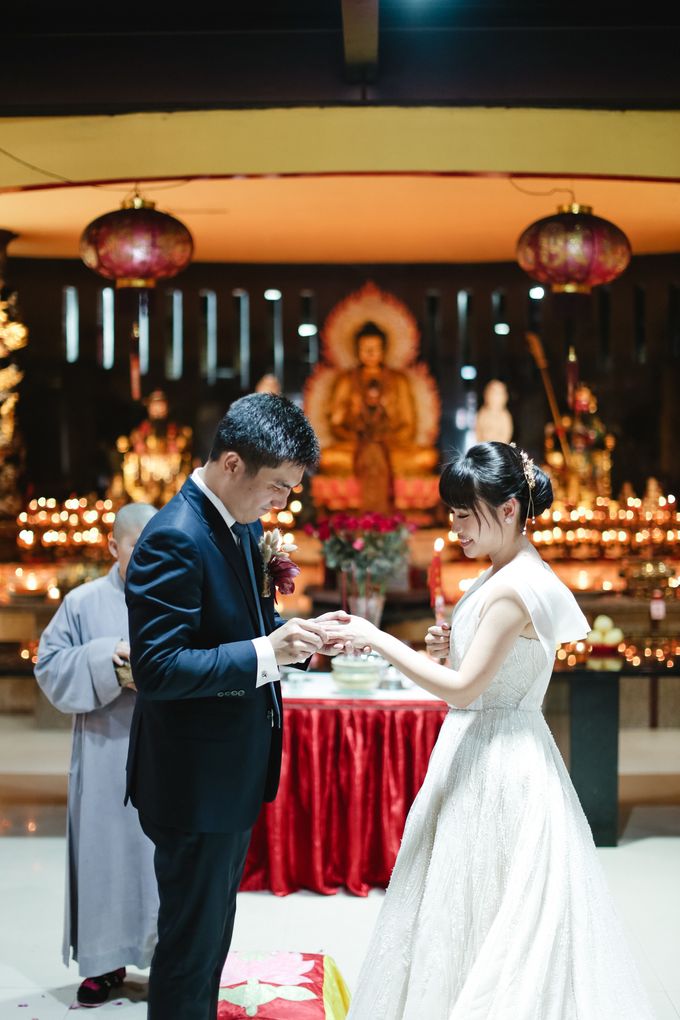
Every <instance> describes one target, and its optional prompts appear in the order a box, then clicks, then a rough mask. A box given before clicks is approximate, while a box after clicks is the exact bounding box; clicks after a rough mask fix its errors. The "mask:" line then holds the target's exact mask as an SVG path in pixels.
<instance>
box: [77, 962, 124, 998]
mask: <svg viewBox="0 0 680 1020" xmlns="http://www.w3.org/2000/svg"><path fill="white" fill-rule="evenodd" d="M123 981H125V967H119V968H118V970H112V971H109V973H108V974H100V975H99V977H90V978H85V980H84V981H83V983H82V985H81V986H80V988H79V989H78V994H77V996H76V998H77V999H78V1003H79V1005H81V1006H101V1005H102V1003H104V1002H106V1000H107V999H108V997H109V992H110V991H111V989H112V988H120V986H121V985H122V983H123Z"/></svg>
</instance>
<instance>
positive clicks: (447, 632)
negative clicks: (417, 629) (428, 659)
mask: <svg viewBox="0 0 680 1020" xmlns="http://www.w3.org/2000/svg"><path fill="white" fill-rule="evenodd" d="M450 637H451V628H450V627H449V625H448V623H437V624H435V625H434V626H432V627H430V628H429V629H428V632H427V634H426V635H425V647H426V648H427V651H428V653H429V654H430V655H431V656H432V658H433V659H446V658H447V656H448V654H449V640H450Z"/></svg>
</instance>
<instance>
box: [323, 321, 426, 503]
mask: <svg viewBox="0 0 680 1020" xmlns="http://www.w3.org/2000/svg"><path fill="white" fill-rule="evenodd" d="M355 344H356V354H357V360H358V365H357V366H356V368H352V369H349V370H348V371H345V372H341V373H340V374H339V376H338V378H337V380H336V382H335V385H334V387H333V390H332V392H331V397H330V407H329V411H328V424H329V428H330V432H331V435H332V437H333V440H334V441H333V442H332V444H331V445H329V446H327V447H326V448H325V449H324V450H323V451H322V457H321V468H322V471H324V472H328V473H333V474H336V475H354V476H356V477H357V478H358V479H359V480H360V482H361V491H362V498H361V505H360V507H359V509H370V510H373V511H377V512H379V513H388V512H389V510H390V509H393V508H394V491H393V478H394V476H395V475H406V476H407V475H418V474H423V473H428V472H431V471H432V470H433V469H434V468H435V466H436V464H437V451H436V450H434V449H432V448H429V447H425V446H419V445H418V444H417V443H416V441H415V439H416V408H415V403H414V399H413V393H412V390H411V385H410V383H409V380H408V377H407V376H406V374H405V373H404V372H400V371H397V370H396V369H393V368H388V367H387V365H386V364H385V354H386V351H387V336H386V334H385V333H384V332H383V330H382V329H380V327H379V326H377V325H376V324H375V323H373V322H366V323H364V325H363V326H362V327H361V328H360V329H359V330H358V331H357V333H356V335H355Z"/></svg>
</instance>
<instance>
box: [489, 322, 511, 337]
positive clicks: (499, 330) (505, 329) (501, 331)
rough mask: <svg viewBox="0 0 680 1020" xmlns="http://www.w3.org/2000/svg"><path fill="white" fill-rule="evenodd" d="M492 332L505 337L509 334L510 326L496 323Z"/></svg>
mask: <svg viewBox="0 0 680 1020" xmlns="http://www.w3.org/2000/svg"><path fill="white" fill-rule="evenodd" d="M493 331H494V333H495V334H496V335H497V336H507V335H508V333H509V332H510V326H509V325H508V324H507V322H497V323H496V325H495V326H494V328H493Z"/></svg>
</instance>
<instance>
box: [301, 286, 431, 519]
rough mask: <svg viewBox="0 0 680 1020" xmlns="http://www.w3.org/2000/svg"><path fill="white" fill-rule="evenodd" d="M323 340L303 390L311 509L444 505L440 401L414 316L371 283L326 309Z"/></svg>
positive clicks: (415, 508) (384, 509) (424, 509)
mask: <svg viewBox="0 0 680 1020" xmlns="http://www.w3.org/2000/svg"><path fill="white" fill-rule="evenodd" d="M321 340H322V353H323V359H322V361H321V362H320V363H319V364H318V365H317V367H316V368H315V370H314V372H313V373H312V375H311V376H310V378H309V379H308V380H307V383H306V384H305V412H306V413H307V415H308V417H309V419H310V421H311V422H312V424H313V426H314V428H315V430H316V433H317V435H318V437H319V442H320V444H321V470H320V471H319V473H318V474H316V475H315V476H314V478H313V479H312V485H311V490H312V497H313V499H314V502H315V504H316V506H317V507H318V508H319V509H320V510H322V511H337V510H361V511H376V512H380V513H393V512H394V511H395V510H397V511H401V512H414V513H416V512H417V513H419V514H420V519H421V520H423V519H425V518H426V517H427V515H428V513H430V512H431V511H432V508H434V507H437V506H438V505H439V502H440V501H439V488H438V481H439V479H438V472H437V464H438V460H439V453H438V450H437V446H436V443H437V438H438V436H439V419H440V413H441V404H440V400H439V393H438V390H437V385H436V383H435V381H434V379H433V378H432V376H431V374H430V372H429V369H428V367H427V366H426V365H425V364H423V362H420V361H418V360H417V358H418V354H419V350H420V332H419V329H418V323H417V321H416V319H415V316H414V315H413V314H412V312H411V311H410V310H409V308H408V307H407V306H406V305H405V304H404V303H403V302H402V301H400V300H399V298H397V297H396V295H394V294H390V293H389V292H387V291H382V290H380V289H379V288H378V287H376V285H375V284H374V283H371V282H368V283H366V284H364V285H363V286H362V287H361V288H360V289H359V290H357V291H355V292H354V293H352V294H350V295H348V296H347V297H345V298H343V299H342V300H341V301H340V302H338V304H337V305H335V307H334V308H332V309H331V311H330V313H329V314H328V317H327V318H326V321H325V323H324V326H323V329H322V331H321Z"/></svg>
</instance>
